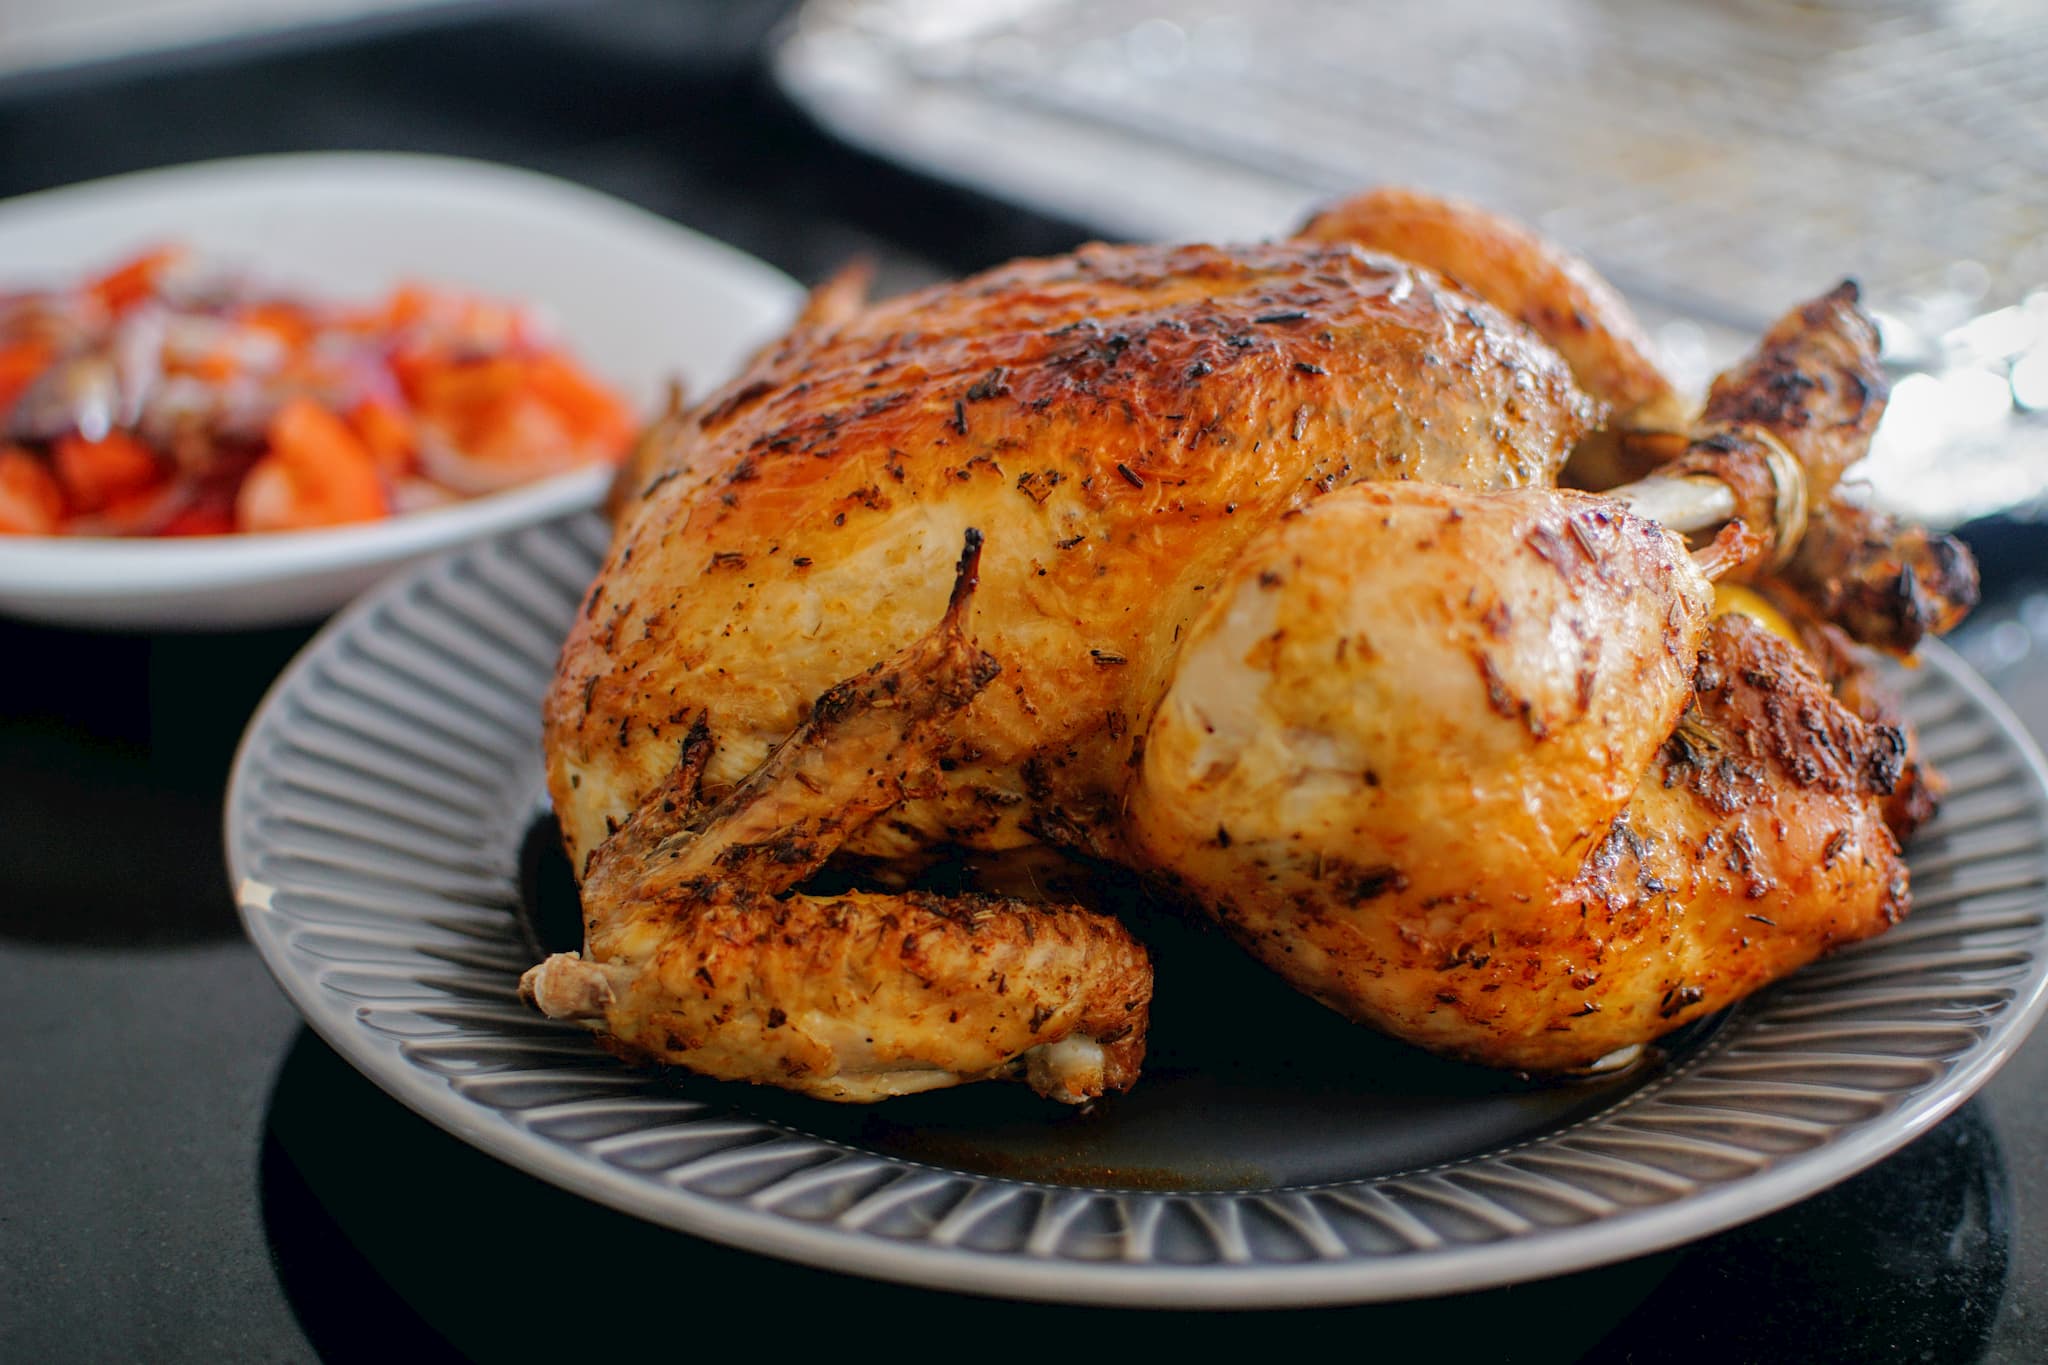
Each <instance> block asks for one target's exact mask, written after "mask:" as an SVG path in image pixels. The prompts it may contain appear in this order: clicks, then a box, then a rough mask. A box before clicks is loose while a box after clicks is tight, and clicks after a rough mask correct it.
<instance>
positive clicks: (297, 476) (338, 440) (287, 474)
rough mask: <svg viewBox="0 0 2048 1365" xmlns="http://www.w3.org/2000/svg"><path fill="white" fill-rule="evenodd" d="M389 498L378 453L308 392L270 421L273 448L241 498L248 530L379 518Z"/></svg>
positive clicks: (238, 512) (241, 520) (241, 518)
mask: <svg viewBox="0 0 2048 1365" xmlns="http://www.w3.org/2000/svg"><path fill="white" fill-rule="evenodd" d="M390 510H391V503H390V499H389V498H388V497H386V496H385V492H384V485H383V482H382V480H380V479H379V478H378V477H377V461H376V457H375V456H373V455H372V454H371V453H370V448H369V447H368V446H366V445H364V444H363V442H362V440H361V438H359V437H358V436H357V435H356V434H355V432H354V431H352V430H351V429H350V428H349V425H348V423H346V422H344V421H342V420H341V419H340V418H339V417H336V416H335V415H334V414H333V413H331V412H329V411H328V410H327V409H326V408H323V407H321V406H320V405H319V404H318V403H315V402H314V401H312V400H311V399H310V398H294V399H293V400H292V401H291V402H289V403H287V404H285V405H284V407H283V408H282V409H280V410H279V412H278V414H277V416H276V417H274V418H272V419H271V423H270V453H269V454H268V455H265V456H264V457H263V458H262V459H260V460H258V461H257V462H256V467H255V468H253V469H251V470H250V471H249V476H248V478H246V479H244V480H243V482H242V491H241V493H240V495H239V496H238V497H237V498H236V499H235V519H236V522H237V523H238V524H239V525H240V526H241V528H242V529H243V530H245V531H295V530H300V529H303V528H306V527H312V526H343V525H347V524H348V523H350V522H358V521H375V520H377V519H378V518H379V517H382V516H384V515H386V514H387V513H389V512H390Z"/></svg>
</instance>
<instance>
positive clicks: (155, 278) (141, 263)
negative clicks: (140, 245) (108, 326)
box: [85, 246, 185, 313]
mask: <svg viewBox="0 0 2048 1365" xmlns="http://www.w3.org/2000/svg"><path fill="white" fill-rule="evenodd" d="M184 254H185V253H184V252H183V251H182V250H180V249H179V248H177V247H173V246H162V247H157V248H155V249H154V250H151V251H145V252H143V253H142V254H141V255H140V256H137V257H135V259H133V260H131V261H125V262H123V263H122V264H121V265H119V266H116V267H115V268H114V269H112V270H110V271H108V272H107V273H106V274H104V275H102V276H100V277H99V278H98V279H96V280H94V281H93V282H92V283H91V284H89V285H87V286H86V287H85V288H86V292H87V293H89V294H91V295H93V296H94V297H95V298H97V299H98V300H99V301H100V302H101V303H102V304H103V305H105V307H106V309H107V311H108V312H110V313H124V312H126V311H127V310H128V309H130V308H133V307H134V306H135V305H136V304H138V303H141V302H142V301H143V300H145V299H147V298H149V297H150V295H152V294H154V293H156V291H157V286H158V285H159V284H160V283H161V282H162V280H163V276H164V272H165V271H166V270H168V269H169V268H170V267H171V265H172V264H174V263H175V262H176V261H177V260H178V259H179V258H180V257H182V256H183V255H184Z"/></svg>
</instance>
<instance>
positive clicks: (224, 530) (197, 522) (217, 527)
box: [157, 502, 235, 536]
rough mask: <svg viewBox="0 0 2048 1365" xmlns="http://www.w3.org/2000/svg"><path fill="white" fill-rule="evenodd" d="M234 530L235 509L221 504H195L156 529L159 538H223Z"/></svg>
mask: <svg viewBox="0 0 2048 1365" xmlns="http://www.w3.org/2000/svg"><path fill="white" fill-rule="evenodd" d="M234 529H235V509H234V508H232V507H230V506H227V505H225V504H222V503H218V502H214V503H207V502H195V503H193V504H192V505H191V506H190V507H187V508H185V509H183V510H182V511H180V512H179V513H178V514H177V515H176V516H173V517H172V518H171V519H170V520H169V521H166V522H165V523H164V524H163V525H162V526H160V527H158V528H157V534H158V535H160V536H224V535H227V534H228V533H229V532H230V531H233V530H234Z"/></svg>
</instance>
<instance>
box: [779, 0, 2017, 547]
mask: <svg viewBox="0 0 2048 1365" xmlns="http://www.w3.org/2000/svg"><path fill="white" fill-rule="evenodd" d="M776 71H777V75H778V78H779V79H780V81H781V82H782V84H783V86H784V88H785V89H786V90H788V91H789V92H790V93H791V94H792V96H793V97H794V98H796V99H797V100H798V101H799V102H801V103H802V104H804V105H805V106H806V107H807V108H809V109H810V110H811V111H812V113H813V114H814V115H815V116H816V117H818V118H819V119H820V120H821V121H822V122H823V123H824V124H826V125H827V126H828V127H830V128H832V129H834V130H835V131H837V132H838V133H839V134H840V135H842V136H844V137H846V138H847V139H849V140H851V141H853V142H855V143H858V144H861V145H863V146H865V147H867V148H869V149H871V150H874V151H877V152H880V153H883V154H885V155H889V156H891V157H894V158H897V159H900V160H904V161H907V162H910V163H912V164H914V165H917V166H919V167H921V168H922V169H925V170H927V171H930V172H933V173H936V174H939V175H943V176H946V177H948V178H952V179H956V180H960V181H964V182H966V183H969V184H972V185H974V186H976V187H977V188H979V189H982V190H984V191H987V192H989V193H991V194H994V195H996V196H999V197H1003V198H1006V199H1010V200H1015V201H1018V202H1023V203H1027V204H1029V205H1031V206H1033V207H1034V208H1038V209H1040V210H1044V211H1049V212H1053V213H1057V214H1060V215H1063V216H1065V217H1068V218H1070V219H1072V220H1074V221H1076V222H1078V223H1081V224H1083V225H1085V226H1086V227H1088V228H1089V229H1091V230H1093V231H1097V232H1100V233H1103V234H1106V235H1110V236H1120V237H1129V238H1212V239H1219V238H1220V239H1249V238H1261V237H1268V236H1271V235H1273V234H1274V233H1275V232H1277V231H1282V230H1284V229H1285V228H1286V227H1288V226H1289V225H1291V224H1293V223H1295V222H1298V221H1299V220H1300V219H1301V218H1302V217H1303V216H1304V214H1305V213H1306V212H1307V211H1308V210H1309V209H1311V208H1312V207H1314V206H1315V205H1317V204H1319V203H1322V202H1325V201H1327V200H1329V199H1331V198H1333V197H1335V196H1338V195H1341V194H1343V193H1345V192H1347V191H1349V190H1352V189H1356V188H1358V187H1361V186H1364V185H1370V184H1377V183H1387V182H1405V183H1411V184H1416V185H1422V186H1427V187H1430V188H1433V189H1438V190H1442V191H1447V192H1450V193H1454V194H1459V195H1464V196H1468V197H1471V198H1474V199H1477V200H1480V201H1481V202H1484V203H1486V204H1488V205H1491V206H1494V207H1497V208H1499V209H1502V210H1505V211H1507V212H1509V213H1513V214H1515V215H1518V216H1520V217H1522V218H1523V219H1525V220H1527V221H1529V222H1532V223H1534V224H1536V225H1537V226H1539V227H1540V228H1541V229H1542V230H1544V231H1545V232H1548V233H1550V234H1551V235H1553V236H1554V237H1556V238H1557V239H1558V240H1560V241H1563V242H1566V243H1569V244H1571V245H1572V246H1574V247H1575V248H1577V249H1578V250H1580V251H1582V252H1584V253H1585V254H1586V255H1587V256H1589V257H1590V258H1591V259H1592V260H1593V261H1594V263H1595V264H1596V265H1598V266H1599V267H1600V268H1601V269H1602V270H1603V271H1604V272H1606V273H1607V274H1608V275H1609V277H1610V278H1612V279H1613V280H1614V281H1615V282H1616V283H1617V284H1618V285H1619V286H1620V287H1621V288H1622V289H1623V290H1624V291H1625V292H1626V293H1628V294H1629V295H1630V296H1631V298H1633V299H1634V300H1635V301H1636V302H1637V304H1638V306H1639V308H1640V310H1641V311H1642V313H1643V315H1644V317H1645V320H1646V322H1647V323H1648V324H1649V325H1650V327H1651V330H1652V335H1653V337H1654V338H1655V340H1656V342H1657V344H1658V346H1659V348H1660V350H1661V352H1662V353H1663V355H1664V358H1665V361H1666V363H1667V364H1668V366H1669V367H1670V369H1671V371H1672V373H1673V376H1674V378H1676V379H1678V380H1679V381H1680V382H1681V383H1682V384H1684V385H1687V386H1690V387H1697V386H1698V385H1700V384H1702V383H1703V382H1704V381H1705V379H1706V378H1707V377H1708V376H1709V375H1710V374H1711V373H1712V371H1713V370H1714V369H1715V368H1717V367H1718V366H1719V365H1720V364H1722V363H1723V362H1725V361H1726V360H1728V359H1730V358H1732V357H1733V356H1734V355H1735V354H1736V353H1737V352H1739V351H1740V349H1741V348H1742V347H1743V345H1745V344H1746V342H1747V340H1748V339H1749V338H1751V337H1753V336H1754V335H1755V333H1756V332H1757V331H1758V330H1759V329H1760V328H1761V327H1762V326H1764V325H1765V324H1766V323H1767V322H1768V321H1769V320H1770V319H1771V318H1773V317H1775V316H1776V315H1777V314H1778V313H1780V312H1781V311H1782V310H1783V309H1784V308H1785V306H1786V305H1787V304H1788V303H1790V302H1792V301H1794V300H1797V299H1802V298H1805V297H1808V296H1810V295H1812V294H1814V293H1817V292H1818V291H1819V290H1821V289H1823V288H1825V287H1827V286H1828V285H1830V284H1832V283H1833V282H1834V281H1836V280H1838V279H1840V278H1841V277H1843V276H1844V275H1853V276H1855V277H1857V278H1858V279H1859V280H1860V281H1861V282H1862V283H1863V284H1864V286H1865V289H1866V297H1867V298H1868V299H1869V301H1870V302H1871V304H1872V306H1873V308H1874V309H1875V310H1876V311H1877V312H1878V314H1879V317H1880V322H1881V324H1882V327H1883V331H1884V338H1885V354H1886V359H1887V361H1888V363H1889V364H1891V365H1892V367H1893V369H1894V375H1895V379H1896V381H1897V382H1896V389H1895V395H1894V401H1893V407H1892V411H1891V414H1890V416H1889V417H1888V419H1887V421H1886V423H1885V429H1884V432H1883V434H1882V436H1881V437H1880V441H1879V444H1878V446H1877V448H1876V449H1875V450H1874V451H1873V454H1872V457H1871V458H1870V460H1869V461H1867V462H1866V464H1865V466H1864V467H1863V473H1864V475H1865V476H1866V477H1867V479H1868V480H1869V482H1870V484H1871V485H1872V487H1873V490H1874V493H1875V496H1876V497H1877V499H1878V500H1879V501H1880V502H1883V503H1886V504H1889V505H1892V506H1894V507H1896V508H1898V509H1900V510H1906V511H1910V512H1911V513H1913V514H1914V515H1915V516H1917V517H1920V518H1922V519H1924V520H1929V521H1933V522H1936V523H1939V524H1943V525H1952V524H1955V523H1958V522H1961V521H1964V520H1967V519H1969V518H1971V517H1975V516H1980V515H1983V514H1986V513H1990V512H1995V511H2000V510H2004V509H2011V508H2015V507H2018V506H2022V505H2024V504H2027V503H2029V502H2030V501H2033V500H2036V499H2038V498H2040V497H2041V496H2042V494H2043V492H2044V490H2048V6H2044V5H2041V4H2039V3H2036V2H2035V0H1970V2H1968V3H1953V4H1937V3H1933V0H1856V2H1855V3H1850V0H1831V2H1820V0H1816V2H1815V3H1807V4H1780V3H1766V2H1765V0H1719V2H1718V3H1702V2H1701V0H1527V2H1526V3H1521V4H1515V5H1501V4H1496V3H1491V2H1490V0H1379V2H1378V3H1372V4H1358V3H1351V2H1350V0H1261V2H1260V3H1258V4H1249V3H1237V4H1232V3H1228V2H1227V0H810V3H807V4H806V5H804V6H803V8H802V10H801V11H800V12H799V14H798V15H797V17H796V18H795V20H794V22H793V23H792V24H791V26H790V27H789V29H788V31H787V34H786V36H785V39H784V41H783V43H782V45H781V47H780V49H779V52H778V53H777V57H776Z"/></svg>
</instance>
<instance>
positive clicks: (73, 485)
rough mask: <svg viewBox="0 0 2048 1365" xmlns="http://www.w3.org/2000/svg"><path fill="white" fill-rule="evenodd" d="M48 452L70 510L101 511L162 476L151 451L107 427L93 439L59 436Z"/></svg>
mask: <svg viewBox="0 0 2048 1365" xmlns="http://www.w3.org/2000/svg"><path fill="white" fill-rule="evenodd" d="M52 453H53V454H54V456H55V461H56V465H57V478H58V479H59V481H61V482H62V484H63V485H64V493H65V498H66V500H67V501H68V502H69V503H70V505H71V510H72V511H73V512H98V511H102V510H104V509H105V508H106V507H107V506H108V505H109V504H111V503H113V502H115V501H117V500H119V499H122V498H127V497H132V496H134V495H135V494H138V493H143V492H146V491H148V490H149V489H151V488H153V487H155V486H156V485H157V484H158V483H159V482H161V481H162V479H163V469H162V466H161V465H160V464H159V463H158V462H157V458H156V455H155V453H154V452H153V451H151V450H150V448H149V447H148V446H146V445H144V444H143V443H142V442H141V441H139V440H137V439H136V438H135V437H133V436H130V435H129V434H128V433H127V432H125V431H110V432H108V433H107V434H106V436H105V437H104V438H102V439H100V440H97V441H88V440H86V439H85V438H84V437H83V436H77V435H72V436H61V437H59V438H58V439H57V444H56V446H55V447H54V448H53V452H52Z"/></svg>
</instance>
